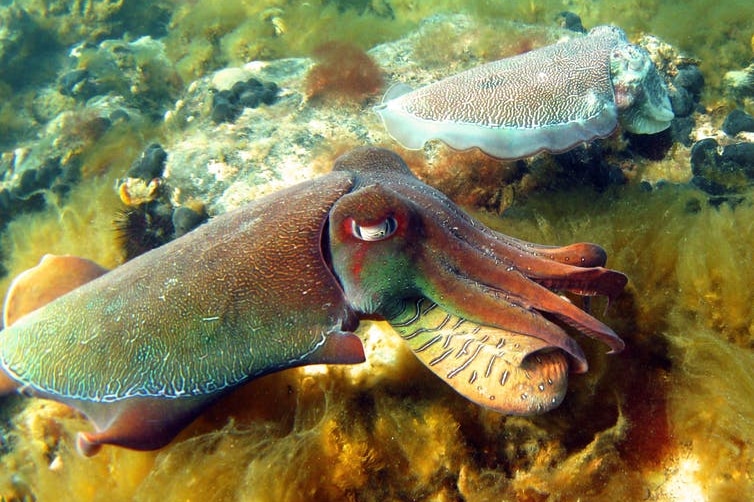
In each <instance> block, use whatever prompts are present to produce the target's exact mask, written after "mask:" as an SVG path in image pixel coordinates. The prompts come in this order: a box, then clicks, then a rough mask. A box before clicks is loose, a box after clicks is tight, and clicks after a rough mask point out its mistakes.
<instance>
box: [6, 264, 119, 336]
mask: <svg viewBox="0 0 754 502" xmlns="http://www.w3.org/2000/svg"><path fill="white" fill-rule="evenodd" d="M107 271H108V270H107V269H106V268H104V267H101V266H100V265H98V264H96V263H94V262H93V261H91V260H87V259H86V258H79V257H78V256H70V255H62V256H59V255H52V254H46V255H44V256H43V257H42V259H41V260H40V261H39V264H38V265H37V266H35V267H32V268H30V269H29V270H26V271H24V272H22V273H20V274H19V275H18V276H17V277H16V278H15V279H14V280H13V282H12V283H11V285H10V287H9V288H8V293H7V295H6V296H5V306H4V308H3V326H4V327H8V326H12V325H13V324H14V323H15V322H16V321H18V320H19V319H20V318H21V317H23V316H25V315H26V314H28V313H29V312H33V311H35V310H37V309H38V308H40V307H43V306H45V305H47V304H48V303H50V302H51V301H53V300H54V299H56V298H58V297H59V296H63V295H64V294H66V293H69V292H70V291H73V290H74V289H76V288H78V287H79V286H82V285H83V284H86V283H87V282H89V281H91V280H94V279H96V278H97V277H99V276H101V275H103V274H105V273H107Z"/></svg>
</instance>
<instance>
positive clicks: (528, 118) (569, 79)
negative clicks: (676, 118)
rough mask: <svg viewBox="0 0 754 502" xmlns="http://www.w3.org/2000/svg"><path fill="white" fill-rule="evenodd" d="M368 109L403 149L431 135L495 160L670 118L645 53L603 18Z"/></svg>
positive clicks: (663, 123)
mask: <svg viewBox="0 0 754 502" xmlns="http://www.w3.org/2000/svg"><path fill="white" fill-rule="evenodd" d="M375 110H376V111H377V113H378V114H379V115H380V116H381V117H382V120H383V122H384V123H385V127H386V128H387V130H388V132H389V133H390V135H391V136H392V137H393V138H394V139H395V140H396V141H398V142H399V143H400V144H402V145H403V146H404V147H406V148H409V149H419V148H421V147H422V146H423V145H424V143H425V142H426V141H428V140H431V139H439V140H442V141H444V142H445V143H447V144H448V145H449V146H451V147H453V148H456V149H458V150H466V149H469V148H474V147H477V148H479V149H481V150H482V151H484V152H485V153H487V154H489V155H492V156H494V157H498V158H503V159H516V158H520V157H526V156H529V155H533V154H535V153H537V152H540V151H549V152H562V151H565V150H568V149H571V148H573V147H574V146H576V145H578V144H580V143H583V142H586V141H591V140H593V139H595V138H602V137H606V136H608V135H610V134H611V133H612V132H613V131H615V129H616V128H617V126H618V123H619V121H620V123H621V124H622V125H623V126H624V127H625V128H626V129H627V130H629V131H631V132H635V133H640V134H650V133H655V132H658V131H661V130H663V129H666V128H667V127H668V126H669V125H670V121H671V120H672V119H673V112H672V110H671V107H670V100H669V98H668V94H667V88H666V87H665V84H664V82H663V81H662V79H661V78H660V76H659V74H658V73H657V69H656V68H655V66H654V64H653V63H652V61H651V59H650V58H649V55H648V54H647V53H646V51H645V50H644V49H641V48H640V47H637V46H634V45H631V44H629V43H628V40H627V39H626V35H625V33H623V32H622V31H621V30H620V29H618V28H615V27H612V26H600V27H597V28H594V29H593V30H591V31H590V32H589V34H588V35H586V36H580V35H574V37H573V38H571V39H570V40H567V41H563V42H560V43H556V44H553V45H550V46H547V47H542V48H540V49H537V50H533V51H531V52H527V53H525V54H521V55H519V56H515V57H511V58H507V59H502V60H500V61H494V62H491V63H487V64H484V65H481V66H477V67H475V68H472V69H470V70H467V71H465V72H462V73H459V74H457V75H453V76H450V77H448V78H445V79H443V80H441V81H439V82H435V83H433V84H430V85H427V86H425V87H421V88H419V89H416V90H411V89H410V88H408V87H407V86H401V85H398V86H394V87H393V88H391V89H390V90H389V91H388V93H387V94H386V95H385V99H384V100H383V102H382V104H380V105H379V106H377V107H376V108H375Z"/></svg>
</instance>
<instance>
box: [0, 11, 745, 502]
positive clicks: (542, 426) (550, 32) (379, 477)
mask: <svg viewBox="0 0 754 502" xmlns="http://www.w3.org/2000/svg"><path fill="white" fill-rule="evenodd" d="M566 4H567V7H566ZM566 9H567V10H568V11H570V12H572V13H575V14H577V15H578V16H580V17H581V20H582V22H583V24H584V26H586V27H587V28H590V27H593V26H596V25H599V24H615V25H618V26H620V27H622V28H623V29H624V30H625V31H626V32H627V33H628V35H629V37H630V38H631V39H632V40H635V41H639V40H642V41H643V42H642V43H644V44H646V45H647V46H652V47H654V50H653V57H655V58H656V62H657V63H658V65H660V66H662V70H663V71H664V72H665V74H666V76H667V77H668V79H669V82H671V83H672V84H673V86H677V87H678V88H681V87H683V86H682V85H681V82H680V81H679V80H678V79H677V78H676V79H675V80H673V78H674V77H677V76H678V74H679V73H682V71H681V70H680V69H681V68H691V67H693V68H695V70H694V71H697V70H696V69H698V71H699V72H700V73H701V75H702V76H703V78H704V86H703V88H702V87H700V86H694V85H689V86H688V87H687V88H685V87H684V89H682V90H678V89H677V88H675V87H673V86H671V91H672V92H673V93H674V94H673V99H674V103H673V105H674V110H675V111H676V116H677V117H678V118H677V119H676V121H674V126H673V127H672V131H670V132H667V133H663V134H660V135H654V136H652V137H650V138H642V137H637V136H632V135H628V134H624V133H623V132H622V131H619V132H617V133H616V134H614V135H613V136H611V137H610V138H607V139H605V140H599V141H596V142H594V143H593V144H592V145H589V146H581V147H578V148H577V149H576V150H575V151H574V152H572V153H571V154H565V155H561V156H553V155H549V154H540V155H538V156H536V157H535V158H533V159H527V160H523V161H514V162H501V161H497V160H494V159H490V158H487V157H486V156H484V155H483V154H481V153H480V152H478V151H467V152H454V151H452V150H450V149H448V148H447V147H445V146H444V145H442V144H440V143H437V142H433V143H431V144H429V145H428V146H427V147H426V148H425V149H424V150H422V151H418V152H409V151H406V150H403V149H401V147H400V146H399V145H397V144H396V143H395V142H393V141H392V140H391V139H390V137H389V136H388V135H387V134H386V133H385V131H384V129H383V127H382V124H381V123H380V122H379V120H378V117H377V116H376V115H375V114H373V113H372V112H371V107H372V106H374V105H375V104H376V103H378V102H379V100H380V96H381V95H382V93H383V92H384V91H385V90H386V89H387V88H388V87H389V86H390V84H392V83H395V82H411V83H412V84H414V85H421V84H424V83H428V82H431V81H434V80H437V79H439V78H441V77H443V76H446V75H450V74H453V73H456V72H458V71H461V70H463V69H466V68H469V67H472V66H474V65H475V64H479V63H480V62H484V61H490V60H494V59H499V58H502V57H506V56H510V55H514V54H518V53H521V52H524V51H527V50H531V49H533V48H536V47H539V46H542V45H546V44H548V43H551V42H554V41H555V40H557V39H558V38H559V37H560V36H561V35H562V30H564V29H565V28H564V27H563V26H562V25H563V20H564V19H565V18H564V16H563V15H562V14H561V13H562V12H563V11H564V10H566ZM646 34H650V35H653V36H655V37H657V38H656V39H647V38H646V37H644V38H642V37H643V36H644V35H646ZM753 62H754V3H752V2H750V1H747V2H734V1H729V2H712V1H709V0H696V1H688V2H682V3H679V2H664V1H659V0H657V1H653V0H647V1H625V2H619V3H617V4H616V2H593V1H572V2H556V1H546V2H530V1H513V2H481V1H479V2H461V1H453V0H444V1H442V0H441V1H433V2H409V1H403V0H374V1H368V0H360V1H353V2H348V1H338V0H332V1H327V0H319V1H310V2H295V1H284V0H270V1H266V2H262V1H256V0H254V1H237V2H217V1H214V0H196V1H192V2H185V1H178V0H159V1H156V2H123V1H113V0H87V1H83V2H81V1H75V2H71V1H69V2H62V1H60V2H57V1H46V2H41V1H38V0H29V1H10V2H9V1H0V98H2V99H0V153H2V156H1V157H0V221H1V223H0V226H1V227H2V234H0V258H1V259H2V274H3V277H2V288H0V289H2V290H3V291H5V289H6V288H7V286H8V284H9V283H10V281H11V279H12V278H13V277H14V276H15V275H16V274H18V273H19V272H20V271H22V270H25V269H27V268H29V267H31V266H33V265H34V264H36V263H37V262H38V261H39V259H40V257H41V256H42V255H44V254H45V253H55V254H74V255H80V256H86V257H88V258H91V259H93V260H95V261H97V262H99V263H101V264H103V265H105V266H108V267H114V266H117V265H118V264H120V263H122V262H123V261H124V260H126V259H128V258H130V257H132V256H135V255H136V254H139V253H140V252H143V251H144V250H146V249H149V248H151V247H154V246H156V245H159V244H161V243H164V242H166V241H168V240H170V239H171V238H173V237H175V236H176V235H179V234H180V233H181V232H182V231H184V230H186V229H187V228H184V227H188V228H190V227H191V226H193V225H195V224H196V223H197V222H198V221H200V220H201V219H202V218H205V217H207V216H210V217H211V216H215V215H217V214H220V213H222V212H225V211H227V210H229V209H232V208H234V207H237V206H239V205H241V204H243V203H244V202H246V201H249V200H252V199H254V198H256V197H259V196H260V195H263V194H266V193H271V192H274V191H275V190H278V189H279V188H281V187H284V186H287V185H291V184H293V183H295V182H298V181H302V180H306V179H309V178H312V177H314V176H316V175H318V174H322V173H324V172H327V171H328V170H329V169H330V166H331V165H332V161H333V159H334V158H335V157H336V156H337V155H338V154H340V153H342V152H344V151H346V150H348V149H350V148H353V147H356V146H360V145H364V144H376V145H381V146H385V147H387V148H392V149H394V150H395V151H397V152H399V153H400V154H402V155H403V156H404V157H405V158H406V160H407V162H408V163H409V165H410V167H411V168H412V169H413V170H414V171H415V172H416V173H417V174H418V175H419V176H420V177H421V178H422V179H423V180H425V181H426V182H427V183H430V184H433V185H435V186H437V187H438V188H440V189H441V190H443V191H444V192H446V193H448V194H449V195H450V196H451V197H452V198H453V199H454V200H455V201H456V202H458V203H459V204H462V205H464V206H465V207H467V208H468V210H469V211H471V212H473V213H474V214H475V215H476V216H477V217H478V218H480V219H481V220H482V221H484V222H485V223H486V224H487V225H489V226H491V227H493V228H496V229H498V230H500V231H502V232H504V233H506V234H509V235H512V236H515V237H519V238H522V239H525V240H530V241H534V242H539V243H548V244H567V243H571V242H582V241H588V242H596V243H599V244H600V245H602V246H603V247H604V248H605V249H606V250H607V252H608V256H609V261H608V266H610V267H611V268H614V269H617V270H621V271H623V272H624V273H625V274H626V275H627V276H628V277H629V278H630V283H629V285H628V287H627V289H626V291H625V292H624V294H623V295H622V296H621V297H619V298H618V299H617V300H616V301H615V302H613V303H612V304H611V305H610V306H609V309H608V310H607V311H606V312H605V313H604V314H603V311H604V307H605V302H604V301H603V302H600V301H596V302H594V304H593V306H592V309H593V310H592V311H593V312H594V313H595V315H597V316H598V317H600V318H601V319H603V320H604V321H605V322H606V323H607V324H609V325H610V326H612V327H613V328H614V329H615V331H616V332H617V333H618V334H619V335H620V336H621V337H622V338H623V339H624V340H625V341H626V344H627V349H626V350H625V351H624V352H622V353H621V354H618V355H606V354H604V353H603V352H604V349H603V348H602V347H601V346H599V345H598V344H597V343H596V342H595V343H593V342H592V341H591V340H588V339H583V338H580V339H579V342H580V343H581V344H582V346H584V348H585V351H586V352H587V355H588V357H589V361H590V369H589V372H588V373H587V374H584V375H574V376H573V377H572V378H571V381H570V383H569V390H568V393H567V395H566V398H565V401H564V403H563V404H562V405H561V406H560V407H559V408H557V409H556V410H554V411H551V412H549V413H546V414H544V415H540V416H535V417H507V416H502V415H500V414H497V413H494V412H491V411H488V410H484V409H482V408H480V407H478V406H476V405H474V404H472V403H470V402H469V401H467V400H466V399H464V398H463V397H461V396H460V395H457V394H456V393H455V392H454V391H453V390H452V389H450V388H449V387H447V386H446V385H445V384H444V383H443V382H441V381H439V379H438V378H437V377H436V376H435V375H434V374H432V373H430V372H429V371H428V370H426V369H425V368H424V367H423V366H422V365H421V364H420V363H419V362H418V361H417V360H416V359H415V358H414V356H413V355H412V353H411V352H410V350H409V349H408V348H406V347H405V346H404V345H403V344H402V342H401V340H400V339H399V338H398V337H397V335H395V334H394V333H392V331H391V329H390V328H389V326H387V325H386V324H383V323H379V322H364V323H362V327H361V328H360V330H359V335H360V336H362V337H363V339H364V340H365V342H366V343H365V345H366V350H367V354H366V355H367V360H368V362H367V363H365V364H362V365H357V366H353V367H345V366H330V367H324V366H316V367H310V368H303V369H294V370H287V371H284V372H280V373H277V374H272V375H269V376H267V377H264V378H261V379H258V380H256V381H254V382H252V383H250V384H248V385H246V386H244V387H243V388H241V389H239V390H237V391H236V392H234V393H233V394H231V395H229V396H227V397H226V398H224V399H223V400H222V401H221V402H220V403H218V404H217V405H215V406H213V407H212V408H211V409H209V410H208V411H207V412H206V413H205V414H204V415H202V416H201V417H200V418H199V419H198V420H197V421H196V422H194V423H193V424H192V425H191V426H190V427H189V428H188V429H186V430H185V431H183V432H182V433H181V434H180V435H179V436H178V438H177V439H176V440H175V441H173V442H172V443H171V444H170V445H168V446H167V447H165V448H163V449H161V450H159V451H155V452H135V451H130V450H126V449H122V448H116V447H110V446H107V447H104V448H103V450H102V451H101V452H100V453H99V454H98V455H96V456H94V457H91V458H85V457H82V456H80V455H79V454H78V453H77V452H76V450H75V446H74V438H75V434H76V432H77V431H80V430H85V429H87V428H88V427H90V426H89V425H88V423H87V422H86V420H85V419H84V418H83V417H81V416H80V415H77V414H76V413H75V412H74V411H72V410H71V409H69V408H67V407H65V406H63V405H60V404H57V403H55V402H51V401H45V400H37V399H27V398H22V397H20V396H5V397H0V433H1V436H0V500H2V501H22V500H23V501H28V500H38V501H53V500H54V501H60V500H76V501H90V500H91V501H95V500H103V501H114V500H144V501H146V500H161V501H172V500H197V501H210V500H243V501H246V500H248V501H264V500H269V501H283V500H291V501H308V500H380V501H382V500H435V501H455V500H469V501H478V500H522V501H545V500H548V501H550V500H551V501H555V500H582V501H589V500H594V501H597V500H658V501H705V500H710V501H719V500H723V501H724V500H752V499H754V481H753V480H752V477H753V476H754V453H753V452H752V448H754V372H753V371H752V368H754V293H753V292H752V285H754V263H752V249H754V158H753V157H754V156H751V155H750V156H748V157H747V156H746V155H744V154H741V155H738V156H733V155H732V154H731V155H729V156H726V154H725V153H724V151H723V150H718V147H717V146H716V145H714V144H712V143H709V140H705V138H714V140H715V141H716V142H718V143H719V145H720V147H721V148H722V146H729V145H751V144H752V142H754V133H753V132H752V130H754V127H751V125H749V126H746V125H744V126H743V129H742V130H741V131H738V130H735V131H731V129H730V128H729V127H724V123H725V121H726V119H730V118H731V116H734V117H738V118H739V119H740V118H741V117H744V118H745V117H747V116H748V114H754V66H751V65H752V63H753ZM252 77H253V78H257V79H259V80H260V81H261V82H262V84H263V86H266V87H265V88H266V89H267V91H265V92H267V94H260V95H259V96H258V99H257V98H254V100H255V101H253V106H252V105H251V104H250V105H249V106H240V107H239V106H236V105H235V104H234V103H232V102H230V101H225V102H223V100H222V99H220V98H218V97H217V96H227V94H221V91H224V90H229V89H231V88H232V86H233V84H234V83H236V82H239V81H240V82H247V81H248V79H249V78H252ZM272 83H274V85H272ZM684 93H685V94H684ZM681 109H683V110H684V111H683V112H682V113H681V112H680V110H681ZM731 112H734V113H733V114H732V113H731ZM735 114H738V115H735ZM728 123H730V122H728ZM743 123H744V124H746V121H745V120H743ZM747 127H748V130H747ZM724 129H725V131H727V132H725V131H724ZM702 140H705V141H707V142H706V143H704V142H702ZM150 145H154V146H150ZM156 145H159V146H156ZM710 145H711V146H710ZM737 148H738V147H737ZM746 148H747V147H745V146H744V147H741V148H740V151H746ZM730 151H732V150H730ZM736 151H737V152H738V151H739V150H736ZM693 152H697V154H693ZM720 152H723V153H720ZM733 157H735V158H733ZM145 173H146V174H145ZM153 179H157V181H156V182H154V183H153V182H152V180H153ZM178 208H182V209H180V210H179V209H178ZM179 215H180V216H179ZM114 221H116V223H115V224H114V223H113V222H114ZM71 315H76V313H73V312H72V313H71ZM0 343H2V334H1V333H0ZM42 349H43V348H41V347H40V350H42ZM60 358H61V361H64V360H65V359H66V354H60Z"/></svg>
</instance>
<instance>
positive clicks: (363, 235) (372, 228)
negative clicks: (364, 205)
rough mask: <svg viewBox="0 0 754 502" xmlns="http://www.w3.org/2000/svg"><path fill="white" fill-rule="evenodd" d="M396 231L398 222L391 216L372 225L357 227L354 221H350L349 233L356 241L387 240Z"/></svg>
mask: <svg viewBox="0 0 754 502" xmlns="http://www.w3.org/2000/svg"><path fill="white" fill-rule="evenodd" d="M397 229H398V222H397V221H396V219H395V218H393V217H392V216H388V217H387V218H385V219H384V220H382V221H380V222H378V223H376V224H374V225H359V224H358V223H356V220H353V219H352V220H351V233H352V234H353V236H354V237H356V238H357V239H360V240H362V241H367V242H373V241H381V240H384V239H387V238H388V237H390V236H391V235H393V234H394V233H395V231H396V230H397Z"/></svg>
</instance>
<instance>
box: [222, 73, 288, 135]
mask: <svg viewBox="0 0 754 502" xmlns="http://www.w3.org/2000/svg"><path fill="white" fill-rule="evenodd" d="M212 91H213V92H214V94H213V95H212V112H210V116H211V117H212V121H213V122H214V123H216V124H219V123H221V122H234V121H235V120H236V119H237V118H238V116H239V115H241V113H243V111H244V109H245V108H256V107H257V106H259V105H260V104H265V105H272V104H274V103H275V102H276V101H277V99H278V93H279V91H280V88H279V87H278V85H277V84H276V83H275V82H261V81H259V80H257V79H256V78H254V77H252V78H250V79H248V80H246V81H238V82H236V83H234V84H233V85H232V86H231V88H230V89H224V90H217V89H212Z"/></svg>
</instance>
